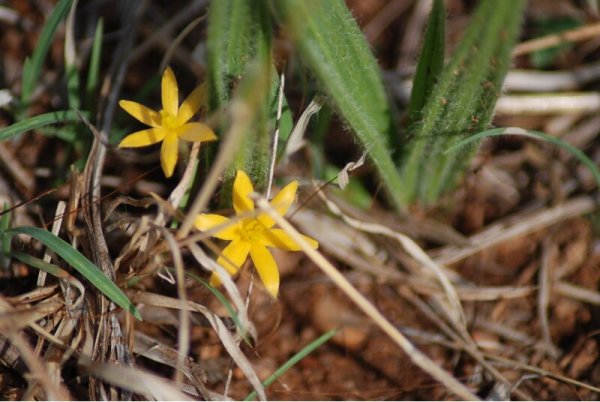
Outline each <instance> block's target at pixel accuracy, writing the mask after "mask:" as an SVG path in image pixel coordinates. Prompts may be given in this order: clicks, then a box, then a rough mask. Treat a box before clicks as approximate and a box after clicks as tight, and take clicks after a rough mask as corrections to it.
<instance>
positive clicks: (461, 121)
mask: <svg viewBox="0 0 600 402" xmlns="http://www.w3.org/2000/svg"><path fill="white" fill-rule="evenodd" d="M524 6H525V0H514V1H495V0H483V1H481V3H480V6H479V8H478V9H477V10H476V12H475V13H474V15H473V17H472V18H471V22H470V24H469V27H468V29H467V31H466V33H465V35H464V37H463V39H462V41H461V43H460V44H459V46H458V47H457V49H456V51H455V52H454V54H453V55H452V58H451V60H450V62H449V64H448V65H447V66H446V67H445V68H444V71H443V72H442V74H441V75H440V78H439V81H438V83H437V85H436V86H435V88H434V90H433V92H432V93H431V95H430V96H429V98H428V100H427V103H426V105H425V108H424V109H423V113H422V119H421V122H420V124H418V125H416V127H411V128H410V129H411V131H410V138H411V142H410V144H409V146H408V151H407V153H406V155H405V158H404V160H403V161H402V166H401V174H402V182H403V184H404V190H405V191H404V193H403V196H404V201H405V202H407V203H408V202H414V201H420V202H422V203H424V204H432V203H434V202H436V201H437V200H438V198H439V197H440V196H441V194H442V193H443V192H445V191H447V190H448V189H450V188H451V187H452V186H454V185H455V183H456V181H457V180H458V178H459V177H460V175H461V174H462V173H463V171H464V168H465V166H466V165H467V163H468V161H469V160H470V158H471V156H472V152H469V151H468V150H466V149H465V150H463V151H462V152H461V153H458V154H444V151H445V150H446V149H447V148H448V147H450V146H452V145H453V144H455V143H457V142H459V141H460V140H462V139H463V138H465V137H467V136H469V135H472V134H474V133H477V132H480V131H482V130H484V129H485V128H486V127H487V126H488V124H489V123H490V121H491V118H492V114H493V112H494V107H495V104H496V100H497V99H498V97H499V96H500V93H501V87H502V82H503V80H504V77H505V75H506V72H507V71H508V67H509V64H510V61H511V51H512V48H513V46H514V43H515V42H516V40H517V37H518V32H519V28H520V26H521V20H522V17H523V10H524Z"/></svg>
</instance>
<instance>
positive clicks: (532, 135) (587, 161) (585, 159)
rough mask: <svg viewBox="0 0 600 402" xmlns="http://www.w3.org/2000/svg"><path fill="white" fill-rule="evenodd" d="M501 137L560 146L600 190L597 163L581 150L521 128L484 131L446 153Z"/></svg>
mask: <svg viewBox="0 0 600 402" xmlns="http://www.w3.org/2000/svg"><path fill="white" fill-rule="evenodd" d="M500 135H519V136H523V137H528V138H535V139H538V140H542V141H546V142H549V143H551V144H554V145H557V146H559V147H560V148H562V149H564V150H565V151H567V152H569V153H571V154H572V155H573V156H574V157H575V158H577V159H579V161H580V162H581V163H583V164H584V165H585V166H586V167H587V168H588V169H590V172H592V175H593V176H594V179H595V180H596V184H597V185H598V188H600V170H598V166H596V163H594V161H593V160H591V159H590V158H589V157H588V156H587V155H586V154H584V153H583V152H582V151H581V150H580V149H579V148H576V147H574V146H573V145H571V144H569V143H568V142H565V141H563V140H561V139H560V138H558V137H554V136H551V135H548V134H546V133H543V132H541V131H535V130H525V129H522V128H519V127H506V128H493V129H491V130H485V131H482V132H481V133H478V134H475V135H473V136H471V137H469V138H465V139H464V140H462V141H460V142H459V143H458V144H455V145H453V146H452V147H450V148H449V149H448V150H447V151H446V152H445V153H452V152H456V151H457V150H459V149H460V148H463V147H465V146H466V145H468V144H472V143H474V142H479V141H480V140H481V139H483V138H487V137H497V136H500Z"/></svg>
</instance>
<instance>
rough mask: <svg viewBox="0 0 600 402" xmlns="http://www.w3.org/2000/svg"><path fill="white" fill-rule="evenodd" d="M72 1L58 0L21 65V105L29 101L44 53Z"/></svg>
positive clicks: (46, 51) (46, 52)
mask: <svg viewBox="0 0 600 402" xmlns="http://www.w3.org/2000/svg"><path fill="white" fill-rule="evenodd" d="M72 2H73V0H60V1H59V2H58V4H57V5H56V7H54V10H53V11H52V14H51V15H50V18H48V21H47V22H46V25H44V29H43V30H42V33H41V34H40V39H39V42H38V43H37V45H36V47H35V50H34V51H33V55H32V56H31V59H29V58H28V59H27V60H26V62H25V64H24V66H23V80H22V84H21V102H22V104H23V105H27V103H28V102H29V98H30V97H31V95H32V93H33V90H34V88H35V86H36V85H37V83H38V79H39V76H40V73H41V71H42V64H43V63H44V59H45V58H46V54H48V49H49V48H50V44H51V42H52V37H53V36H54V33H55V32H56V29H57V28H58V25H59V24H60V22H61V21H62V20H63V18H65V16H66V15H67V13H68V12H69V9H70V8H71V3H72Z"/></svg>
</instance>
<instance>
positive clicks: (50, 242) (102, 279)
mask: <svg viewBox="0 0 600 402" xmlns="http://www.w3.org/2000/svg"><path fill="white" fill-rule="evenodd" d="M4 233H5V234H8V235H16V234H26V235H29V236H31V237H33V238H34V239H36V240H38V241H40V242H42V243H44V245H46V247H48V248H50V249H51V250H53V251H54V252H55V253H56V254H58V255H59V256H61V257H62V258H63V259H64V260H65V261H66V262H67V263H69V264H70V265H71V266H72V267H73V268H74V269H75V270H76V271H77V272H79V273H80V274H81V275H83V276H84V277H85V278H86V279H87V280H88V281H89V282H90V283H91V284H92V285H94V286H95V287H96V288H97V289H98V290H99V291H100V292H102V293H103V294H104V295H105V296H106V297H108V298H109V299H110V300H112V301H113V302H114V303H115V304H116V305H118V306H120V307H122V308H123V309H125V310H127V311H129V312H130V313H131V314H132V315H133V316H134V317H135V318H137V319H138V320H141V319H142V317H141V316H140V313H139V312H138V311H137V309H136V308H135V306H134V305H133V303H132V302H131V301H130V300H129V299H128V298H127V296H126V295H125V293H123V292H122V291H121V289H119V288H118V287H117V285H115V284H114V283H113V282H112V281H111V280H110V279H108V278H107V277H106V275H104V273H103V272H102V271H101V270H100V269H99V268H98V267H96V266H95V265H94V264H92V263H91V262H90V260H88V259H87V258H86V257H85V256H84V255H83V254H81V253H80V252H79V251H77V250H76V249H74V248H73V247H72V246H71V245H70V244H69V243H67V242H66V241H64V240H63V239H61V238H60V237H57V236H55V235H54V234H52V233H51V232H48V231H47V230H44V229H40V228H36V227H28V226H24V227H18V228H13V229H10V230H7V231H5V232H4Z"/></svg>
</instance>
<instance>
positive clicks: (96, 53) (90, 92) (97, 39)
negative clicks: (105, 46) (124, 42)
mask: <svg viewBox="0 0 600 402" xmlns="http://www.w3.org/2000/svg"><path fill="white" fill-rule="evenodd" d="M103 34H104V20H103V19H102V18H100V19H99V20H98V24H97V25H96V31H95V32H94V44H93V45H92V55H91V56H90V66H89V68H88V76H87V85H86V87H85V93H86V95H87V101H88V104H89V103H91V101H92V99H95V97H94V93H95V92H96V88H97V87H98V81H99V75H100V58H101V55H102V36H103Z"/></svg>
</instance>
